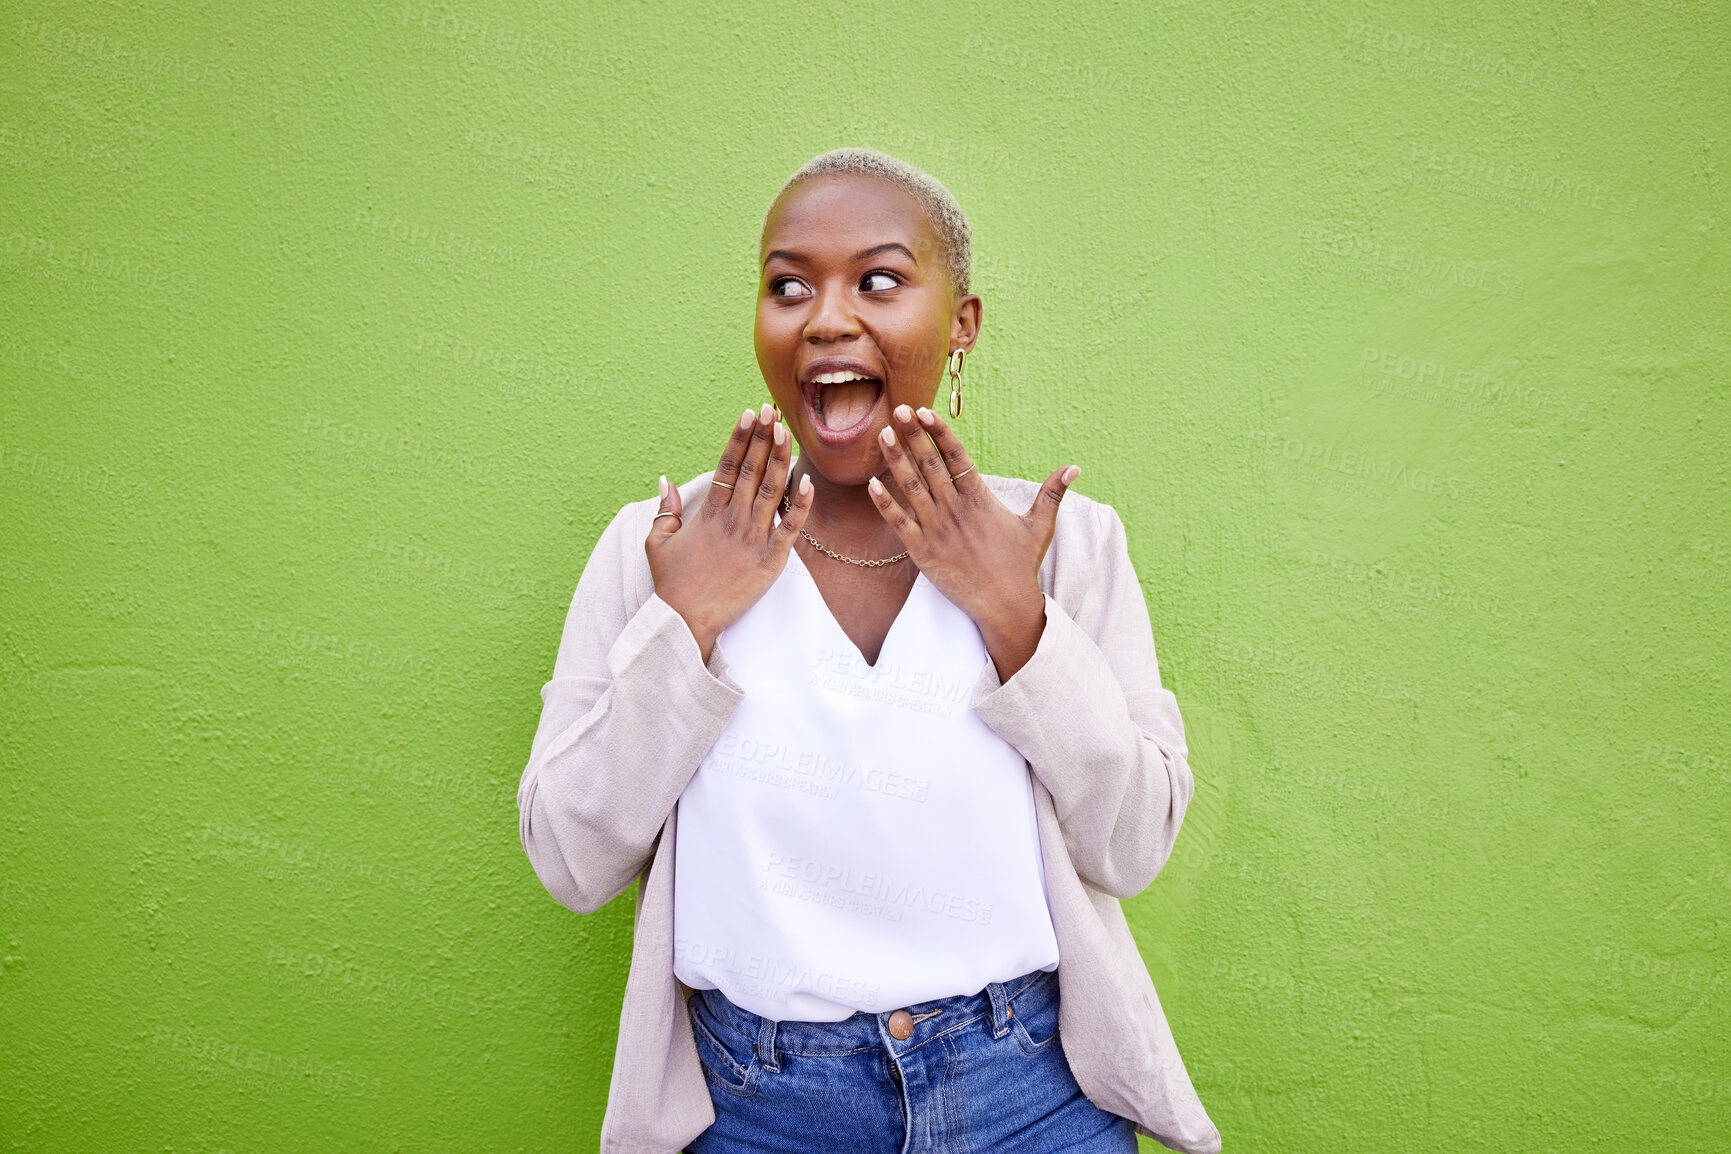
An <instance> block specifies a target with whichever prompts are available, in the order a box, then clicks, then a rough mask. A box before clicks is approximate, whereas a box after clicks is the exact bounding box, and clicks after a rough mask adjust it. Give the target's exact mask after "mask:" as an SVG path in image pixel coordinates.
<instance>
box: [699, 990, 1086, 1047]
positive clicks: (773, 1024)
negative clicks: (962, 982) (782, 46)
mask: <svg viewBox="0 0 1731 1154" xmlns="http://www.w3.org/2000/svg"><path fill="white" fill-rule="evenodd" d="M1057 979H1058V971H1057V970H1031V971H1029V972H1028V973H1026V974H1023V975H1021V976H1020V977H1015V978H1011V979H1010V980H1009V981H1007V982H990V983H988V984H987V985H986V988H985V989H983V990H981V991H980V992H979V993H977V994H957V995H955V996H953V997H948V998H935V999H933V1000H932V1001H929V1002H916V1003H914V1004H913V1005H911V1006H903V1007H901V1008H902V1009H904V1010H906V1011H907V1012H908V1013H909V1015H911V1016H912V1017H913V1020H914V1024H913V1032H912V1033H911V1034H909V1035H908V1036H907V1037H906V1038H899V1039H898V1038H896V1037H895V1036H894V1035H893V1034H891V1033H890V1032H889V1020H890V1015H891V1014H893V1013H895V1011H894V1010H885V1011H883V1012H881V1013H877V1014H868V1013H865V1012H864V1011H855V1012H854V1013H853V1014H852V1015H850V1016H848V1017H846V1018H843V1019H842V1020H841V1021H839V1022H800V1021H793V1020H789V1021H783V1022H778V1021H776V1020H775V1019H773V1018H764V1017H760V1016H759V1015H757V1014H754V1013H752V1012H751V1011H750V1010H747V1009H744V1008H742V1007H740V1006H737V1005H735V1004H734V1003H732V1002H730V1001H728V999H727V997H726V995H724V994H723V993H722V992H721V991H720V990H698V991H696V993H695V996H696V997H699V998H702V999H703V1004H704V1005H705V1006H706V1007H707V1008H708V1009H709V1012H710V1013H711V1014H713V1015H714V1016H715V1017H716V1019H717V1020H718V1021H720V1022H721V1024H722V1025H724V1026H726V1027H728V1028H729V1029H731V1030H733V1031H734V1032H735V1033H737V1034H739V1035H741V1036H743V1037H745V1038H747V1039H748V1040H751V1041H753V1042H755V1043H756V1045H757V1053H758V1057H759V1058H760V1059H762V1061H763V1064H764V1067H765V1068H766V1069H769V1070H777V1069H779V1068H780V1067H779V1064H778V1060H777V1058H776V1055H777V1054H778V1053H781V1054H786V1053H799V1054H808V1055H817V1054H830V1055H836V1054H851V1053H856V1052H858V1051H861V1050H878V1049H883V1048H885V1047H888V1048H889V1049H890V1050H891V1051H893V1052H894V1053H898V1054H905V1053H907V1052H908V1051H910V1050H917V1049H919V1048H920V1047H921V1046H923V1045H925V1044H926V1043H927V1042H930V1041H932V1040H933V1039H934V1038H938V1037H940V1036H942V1035H943V1034H947V1033H949V1032H950V1031H951V1030H954V1029H957V1028H958V1027H961V1026H965V1025H967V1024H969V1023H970V1022H974V1021H977V1020H978V1019H980V1018H989V1019H990V1020H991V1030H992V1036H993V1037H1002V1036H1003V1035H1004V1034H1006V1033H1008V1032H1009V1029H1010V1016H1011V1013H1010V999H1012V998H1018V997H1021V998H1024V999H1028V998H1032V999H1041V1000H1042V1001H1043V1000H1044V999H1046V998H1052V997H1056V996H1057V993H1058V980H1057ZM1035 1008H1036V1007H1035V1006H1034V1005H1031V1004H1028V1005H1024V1008H1023V1013H1024V1015H1026V1014H1030V1013H1032V1012H1033V1011H1034V1009H1035Z"/></svg>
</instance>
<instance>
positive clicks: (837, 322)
mask: <svg viewBox="0 0 1731 1154" xmlns="http://www.w3.org/2000/svg"><path fill="white" fill-rule="evenodd" d="M859 335H860V323H859V314H858V313H857V312H855V311H854V307H853V294H852V293H850V292H848V291H847V289H845V288H842V287H839V286H830V287H822V288H819V289H818V290H817V299H816V301H815V303H814V304H813V305H812V309H811V315H810V316H809V317H808V318H807V319H806V322H805V339H806V340H808V341H811V342H812V343H813V344H826V343H829V342H832V341H839V340H850V339H852V338H854V337H857V336H859Z"/></svg>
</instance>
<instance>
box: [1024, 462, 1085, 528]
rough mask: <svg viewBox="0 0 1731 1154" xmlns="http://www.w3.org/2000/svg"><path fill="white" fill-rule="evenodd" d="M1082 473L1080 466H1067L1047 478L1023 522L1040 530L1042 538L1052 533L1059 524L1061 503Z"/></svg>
mask: <svg viewBox="0 0 1731 1154" xmlns="http://www.w3.org/2000/svg"><path fill="white" fill-rule="evenodd" d="M1081 472H1082V467H1081V466H1080V465H1065V466H1064V467H1063V468H1062V469H1059V470H1058V471H1057V472H1055V473H1053V474H1052V475H1051V476H1050V477H1047V478H1046V483H1045V484H1043V485H1041V486H1040V491H1039V492H1038V493H1035V494H1034V503H1033V504H1032V505H1029V506H1028V511H1027V512H1026V513H1024V514H1023V515H1022V520H1023V521H1025V522H1027V523H1028V524H1029V525H1030V526H1032V527H1033V528H1035V529H1038V530H1039V531H1040V535H1041V536H1042V537H1044V536H1045V535H1046V534H1048V533H1050V532H1051V531H1052V529H1053V527H1054V526H1055V525H1056V524H1057V522H1058V505H1059V503H1060V502H1062V501H1063V500H1064V494H1065V493H1068V492H1069V491H1070V486H1071V485H1072V484H1074V483H1075V481H1076V478H1077V476H1078V475H1080V473H1081Z"/></svg>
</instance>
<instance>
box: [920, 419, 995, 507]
mask: <svg viewBox="0 0 1731 1154" xmlns="http://www.w3.org/2000/svg"><path fill="white" fill-rule="evenodd" d="M914 415H915V416H916V417H918V418H919V422H920V424H921V425H923V426H925V430H926V432H927V433H928V434H930V436H931V438H932V443H933V444H935V445H937V447H938V452H939V453H940V454H941V455H942V457H943V462H944V471H945V472H947V473H948V474H949V475H950V484H951V485H952V486H953V487H954V488H955V490H956V492H958V493H960V494H962V495H963V496H964V497H975V496H978V495H979V494H980V493H981V492H982V491H984V489H985V485H986V483H985V482H984V481H982V480H980V474H979V471H978V470H976V469H975V468H974V461H973V458H971V457H969V456H968V450H967V449H966V448H964V447H963V446H962V439H961V438H960V437H958V436H956V431H955V430H954V429H952V428H950V425H949V422H947V421H945V420H944V419H943V418H942V417H940V416H938V415H937V414H936V413H934V412H932V411H931V410H930V409H920V410H918V411H917V412H916V413H915V414H914Z"/></svg>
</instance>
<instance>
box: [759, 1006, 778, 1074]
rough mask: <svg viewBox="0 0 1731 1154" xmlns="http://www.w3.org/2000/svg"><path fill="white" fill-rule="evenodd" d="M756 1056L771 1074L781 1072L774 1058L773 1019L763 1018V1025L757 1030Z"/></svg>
mask: <svg viewBox="0 0 1731 1154" xmlns="http://www.w3.org/2000/svg"><path fill="white" fill-rule="evenodd" d="M757 1056H758V1058H759V1059H760V1060H761V1061H762V1062H763V1068H764V1069H765V1070H768V1071H770V1072H771V1073H772V1074H779V1073H781V1066H780V1065H779V1064H777V1062H776V1060H775V1019H774V1018H765V1019H763V1025H761V1026H759V1027H758V1030H757Z"/></svg>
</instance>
